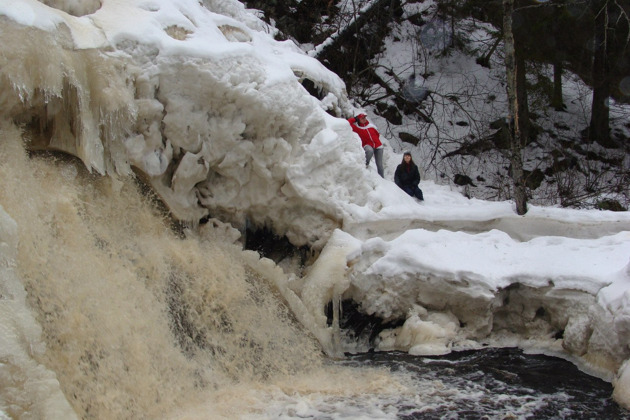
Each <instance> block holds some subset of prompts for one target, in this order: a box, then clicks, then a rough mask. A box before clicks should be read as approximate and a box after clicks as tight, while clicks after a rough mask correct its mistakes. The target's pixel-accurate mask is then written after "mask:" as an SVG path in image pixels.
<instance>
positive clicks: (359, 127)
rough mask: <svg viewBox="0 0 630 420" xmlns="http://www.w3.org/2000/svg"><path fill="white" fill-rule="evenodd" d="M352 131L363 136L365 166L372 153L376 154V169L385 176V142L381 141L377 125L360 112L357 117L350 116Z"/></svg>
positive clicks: (368, 162) (362, 145) (382, 176)
mask: <svg viewBox="0 0 630 420" xmlns="http://www.w3.org/2000/svg"><path fill="white" fill-rule="evenodd" d="M348 122H349V123H350V127H352V131H354V132H355V133H357V134H358V135H359V137H360V138H361V147H363V150H364V151H365V166H368V165H369V164H370V160H371V159H372V155H374V162H376V171H377V172H378V174H379V175H380V176H381V178H384V171H383V144H382V143H381V136H380V134H379V133H378V130H377V129H376V126H375V125H374V124H372V123H371V122H369V121H368V119H367V116H366V115H365V114H359V115H357V116H356V117H352V118H348Z"/></svg>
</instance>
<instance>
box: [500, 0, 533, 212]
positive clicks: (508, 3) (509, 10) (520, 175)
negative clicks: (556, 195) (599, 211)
mask: <svg viewBox="0 0 630 420" xmlns="http://www.w3.org/2000/svg"><path fill="white" fill-rule="evenodd" d="M513 13H514V0H503V36H504V38H505V72H506V76H507V95H508V106H509V110H510V116H509V119H508V122H509V123H511V130H510V135H511V142H510V145H511V147H510V164H511V167H512V182H513V184H514V193H513V194H514V201H515V202H516V213H517V214H519V215H523V214H525V213H527V193H526V189H525V179H524V172H523V157H522V153H523V144H524V142H523V141H522V139H523V138H522V131H521V124H522V121H521V118H522V116H521V111H520V109H519V105H520V101H519V100H518V96H519V95H518V93H517V87H518V86H519V83H518V79H519V78H518V77H517V76H518V71H519V70H518V69H517V64H520V65H521V66H522V64H523V63H522V61H523V60H519V61H520V63H519V62H517V60H516V54H515V51H514V33H513V32H512V14H513ZM520 71H521V72H524V71H525V69H524V68H523V69H521V70H520Z"/></svg>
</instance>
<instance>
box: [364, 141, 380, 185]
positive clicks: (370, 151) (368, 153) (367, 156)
mask: <svg viewBox="0 0 630 420" xmlns="http://www.w3.org/2000/svg"><path fill="white" fill-rule="evenodd" d="M363 150H365V166H368V165H369V164H370V160H372V155H374V162H376V171H377V172H378V174H379V175H380V176H381V178H385V171H383V148H382V147H381V148H378V149H374V148H373V147H372V146H364V147H363Z"/></svg>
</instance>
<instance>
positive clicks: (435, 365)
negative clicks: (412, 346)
mask: <svg viewBox="0 0 630 420" xmlns="http://www.w3.org/2000/svg"><path fill="white" fill-rule="evenodd" d="M341 363H342V364H346V365H353V366H355V365H363V366H365V365H369V366H377V367H382V368H383V367H384V368H387V369H389V370H390V371H392V372H399V373H404V374H405V375H409V376H410V377H411V378H412V381H413V382H414V383H415V384H414V385H415V387H414V388H417V390H418V394H419V395H418V398H417V399H415V400H413V401H411V400H409V399H401V400H400V401H398V406H397V407H396V408H397V418H400V419H602V420H604V419H606V420H608V419H630V412H629V411H626V410H624V409H622V408H621V407H620V406H619V405H617V404H616V403H615V402H614V401H613V399H612V397H611V395H612V390H613V389H612V385H611V384H610V383H608V382H605V381H603V380H600V379H598V378H595V377H592V376H589V375H587V374H585V373H582V372H580V371H579V370H578V369H577V368H576V367H575V366H574V365H573V364H572V363H570V362H567V361H565V360H562V359H558V358H554V357H548V356H544V355H530V354H524V353H523V352H522V351H520V350H518V349H486V350H475V351H465V352H456V353H451V354H449V355H446V356H440V357H424V356H410V355H408V354H405V353H367V354H361V355H350V356H348V358H347V360H344V361H343V362H341Z"/></svg>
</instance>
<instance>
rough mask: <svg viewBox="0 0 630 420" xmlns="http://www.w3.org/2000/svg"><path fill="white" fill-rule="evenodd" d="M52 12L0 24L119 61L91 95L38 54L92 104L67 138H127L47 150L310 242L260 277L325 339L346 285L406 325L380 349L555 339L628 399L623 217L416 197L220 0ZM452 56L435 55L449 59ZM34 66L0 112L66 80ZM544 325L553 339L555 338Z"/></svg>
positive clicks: (237, 221)
mask: <svg viewBox="0 0 630 420" xmlns="http://www.w3.org/2000/svg"><path fill="white" fill-rule="evenodd" d="M49 3H53V2H49ZM59 3H60V4H62V5H64V4H70V5H72V4H73V3H72V2H59ZM429 3H430V2H429ZM62 9H63V7H60V8H54V7H49V6H45V5H43V4H42V3H40V2H37V1H35V0H12V1H2V2H0V17H2V21H3V25H4V26H6V25H5V24H6V23H7V22H10V23H11V25H13V26H11V28H19V29H20V30H25V28H24V27H32V28H38V29H39V30H41V31H44V32H45V33H47V34H48V35H54V36H57V35H59V34H60V33H61V32H62V29H63V28H66V27H67V28H69V29H70V34H71V38H72V45H70V46H68V45H65V44H63V42H62V41H57V38H53V41H51V42H53V43H54V44H55V45H56V46H57V47H58V48H59V51H72V52H73V53H75V52H76V53H81V52H87V51H88V50H97V51H98V56H99V57H100V60H101V61H99V62H97V65H98V66H102V68H100V69H98V70H106V69H107V66H109V65H110V63H117V65H118V64H119V63H120V62H123V63H124V65H123V66H122V68H124V69H125V70H126V71H127V72H128V73H127V74H126V76H125V75H123V77H121V79H122V80H123V81H122V82H121V81H120V80H116V79H112V80H110V86H109V89H110V91H109V92H110V93H111V92H114V93H111V95H110V96H107V94H106V93H107V92H105V94H104V96H103V97H101V96H99V94H98V92H95V91H91V90H90V89H91V87H92V86H93V85H90V84H89V83H88V82H86V81H85V79H89V77H87V76H85V75H81V74H74V73H73V72H77V73H79V72H85V73H86V74H87V75H88V76H94V73H90V72H92V71H94V69H90V68H87V67H81V66H79V65H76V64H75V62H73V61H72V60H70V59H68V58H64V57H61V56H60V61H59V62H58V63H52V64H51V65H50V68H54V67H55V66H61V67H63V68H65V69H66V70H67V69H71V70H72V71H70V72H67V75H66V76H65V77H66V78H67V79H68V80H69V81H68V83H70V84H73V85H75V86H76V87H77V89H78V94H77V95H78V96H79V98H80V99H81V100H83V101H84V102H83V103H87V102H85V101H88V102H89V98H92V100H94V101H97V102H98V101H99V100H103V103H102V104H100V105H102V107H100V108H99V104H97V106H93V105H91V106H90V107H87V106H83V107H77V109H78V110H76V112H77V113H79V114H80V115H81V116H83V117H85V118H84V119H82V120H81V121H82V124H86V126H85V127H84V130H85V131H86V132H91V133H97V132H98V130H96V129H95V130H96V131H90V130H89V129H90V127H88V126H87V125H88V124H90V118H93V119H94V120H95V121H97V122H96V123H94V127H98V126H99V125H101V126H102V125H105V126H108V127H110V128H112V131H114V132H125V133H127V134H126V136H122V137H123V138H122V139H121V138H120V137H119V138H117V140H118V141H117V142H118V147H120V144H122V145H124V147H122V148H119V149H116V148H115V143H116V141H113V142H112V140H111V139H110V140H109V141H110V142H112V143H111V144H112V145H109V146H107V147H104V146H103V144H101V143H98V144H96V145H95V146H94V145H93V146H94V147H91V146H90V145H89V144H88V145H87V146H90V147H87V146H86V147H83V148H82V147H77V148H76V149H73V148H70V147H69V146H64V145H63V144H62V145H61V146H62V147H61V149H62V150H63V149H64V147H65V148H66V151H68V152H69V153H74V154H77V155H79V157H80V158H81V159H83V161H84V162H86V166H87V167H88V169H91V170H96V171H97V172H99V173H101V174H106V173H107V174H110V175H111V176H117V175H120V174H123V175H124V174H126V173H129V172H130V170H129V168H130V167H131V166H134V167H135V168H136V169H138V170H139V171H140V172H141V173H143V174H144V175H145V176H146V177H147V179H148V180H149V182H150V184H151V185H152V186H153V188H154V189H155V190H156V191H157V193H158V194H160V196H161V197H162V198H163V199H164V200H165V202H166V203H167V205H168V206H169V208H170V209H171V211H172V212H173V214H174V215H175V216H176V217H178V218H180V219H183V220H187V221H192V222H196V221H198V220H199V219H201V218H202V217H204V216H207V215H208V214H212V215H220V216H223V218H224V220H226V221H228V222H230V223H232V224H233V225H234V226H235V227H237V228H239V229H243V228H244V227H245V225H247V224H253V225H255V226H263V225H266V226H270V227H272V228H273V229H274V231H275V232H277V233H278V234H280V235H286V236H287V237H288V238H289V239H290V240H291V241H292V242H293V244H295V245H298V246H299V245H308V246H310V247H312V248H313V249H315V250H317V251H321V254H320V256H319V259H318V260H317V261H316V262H315V264H313V265H312V266H311V267H309V270H308V272H307V273H306V275H305V276H304V278H297V276H296V274H295V273H284V274H282V273H279V272H278V270H275V271H274V269H272V268H270V269H269V271H273V272H275V273H276V274H275V275H277V276H280V277H282V276H283V275H284V276H286V277H285V278H283V279H281V280H278V283H277V284H278V287H279V289H280V290H281V292H282V293H283V295H284V297H285V299H286V300H287V301H288V302H289V304H290V306H291V307H292V309H293V310H294V311H295V313H296V314H297V316H298V318H299V319H300V320H301V321H302V322H303V323H305V325H306V326H307V327H308V328H311V329H312V330H313V332H314V334H315V336H317V337H318V339H319V340H320V342H321V344H322V345H323V346H324V348H325V349H326V350H327V351H328V352H329V353H332V354H335V352H338V351H339V348H335V344H334V343H335V341H334V340H335V337H333V335H334V334H335V332H334V331H333V330H331V328H329V327H328V326H327V325H326V317H325V315H324V312H323V309H324V306H325V305H326V303H327V302H329V301H330V300H331V299H339V298H342V297H343V298H352V299H354V300H355V301H356V302H358V303H359V304H360V305H361V307H362V309H363V310H364V311H365V312H366V313H368V314H376V315H378V316H380V317H382V318H383V319H386V320H388V319H396V318H398V319H400V318H402V319H406V322H405V323H404V325H403V326H402V327H400V328H398V329H394V330H388V331H385V332H384V333H382V335H381V337H380V342H379V346H380V347H379V349H380V350H390V349H398V350H404V351H408V352H410V353H412V354H439V353H445V352H448V351H452V350H454V349H458V348H471V347H477V346H482V345H485V344H488V343H490V344H494V345H507V344H510V343H514V342H515V341H514V340H516V342H517V343H518V344H519V345H521V346H523V347H530V348H533V347H535V348H537V349H539V350H541V351H549V352H556V353H562V352H564V353H563V354H561V355H563V357H567V358H569V359H571V360H574V361H575V362H576V363H578V364H580V365H581V366H582V367H583V368H584V369H588V370H590V371H593V372H595V373H597V374H599V375H601V376H602V377H604V378H606V379H608V380H612V379H613V377H615V375H618V377H619V380H617V381H616V386H617V388H616V390H615V395H616V397H617V398H618V401H619V402H620V403H621V404H623V405H625V406H627V407H630V396H629V394H630V391H629V388H630V379H628V378H629V377H630V373H628V372H629V370H630V368H627V366H628V361H627V360H628V358H629V357H630V347H629V343H630V287H629V286H630V265H629V259H630V215H629V214H628V213H627V212H620V213H613V212H607V211H594V210H571V209H562V208H558V207H543V206H535V205H532V206H530V209H529V211H528V213H527V214H526V215H524V216H518V215H516V214H515V211H514V204H513V203H511V202H509V201H498V202H491V201H484V200H479V199H469V198H466V197H465V196H464V195H463V193H462V192H463V189H458V188H453V187H450V186H444V185H439V184H438V183H437V182H438V179H436V178H435V177H434V178H431V177H430V176H429V177H428V178H429V179H423V181H422V182H421V184H420V187H421V189H422V190H423V192H424V196H425V200H426V201H425V202H422V203H421V202H418V201H416V200H415V199H413V198H411V197H409V196H407V195H406V194H404V193H403V192H402V191H401V190H399V189H398V188H397V187H396V185H395V184H394V183H393V182H392V174H393V171H394V168H395V166H396V164H397V163H398V162H399V161H400V159H401V157H402V156H401V155H400V154H397V153H395V151H394V147H392V145H391V144H389V142H386V151H385V154H386V155H385V161H386V177H385V179H381V178H380V177H379V176H378V175H377V174H376V170H375V167H374V166H373V165H374V164H373V163H372V164H371V166H370V167H368V168H367V169H366V168H365V165H364V157H363V151H362V149H361V147H360V142H359V141H358V139H357V138H356V137H355V136H354V135H353V133H352V132H351V130H350V127H349V126H348V124H347V122H346V121H345V117H346V116H351V115H354V114H355V113H356V111H357V109H356V108H355V107H354V106H353V105H352V103H351V101H350V99H349V98H348V97H347V96H346V93H345V87H344V86H343V83H342V82H341V80H340V79H339V78H338V77H337V76H336V75H334V74H332V73H330V72H329V71H328V70H327V69H326V68H325V67H324V66H323V65H322V64H321V63H319V62H318V61H317V60H315V59H314V58H312V57H310V56H309V55H308V54H306V53H303V52H302V51H301V50H300V48H298V47H297V46H296V45H295V44H293V43H292V42H288V41H284V42H279V41H275V40H273V32H274V30H273V28H270V27H268V26H267V25H265V24H264V23H263V22H262V21H260V20H258V19H257V18H256V17H255V16H254V15H253V14H252V13H251V12H250V11H248V10H246V9H245V8H244V7H243V6H242V5H241V4H240V3H238V2H236V1H230V0H223V1H218V0H215V1H205V2H203V4H202V3H200V2H199V1H197V0H152V1H146V0H103V1H102V5H101V7H100V8H98V10H96V11H95V12H94V13H91V14H88V15H85V16H80V17H75V16H71V15H70V14H68V13H66V12H65V11H64V10H62ZM168 28H171V29H170V30H169V29H168ZM173 28H179V29H178V30H179V32H174V29H173ZM8 32H9V31H3V30H0V35H1V36H2V38H3V41H4V42H3V44H5V45H7V47H3V48H6V50H7V51H5V57H4V58H3V60H5V61H7V62H11V61H12V60H18V59H19V57H20V56H19V54H18V53H17V52H16V51H17V49H19V47H15V48H14V47H11V41H10V36H11V35H10V34H9V33H8ZM25 33H30V32H28V28H26V32H25ZM32 33H33V36H37V34H36V33H35V31H32ZM173 34H184V35H177V36H173ZM59 39H61V38H59ZM398 53H400V51H398ZM391 59H392V60H394V61H395V60H396V54H393V55H392V57H391ZM1 63H2V62H0V64H1ZM470 64H471V63H467V62H463V61H461V60H456V59H454V60H453V62H452V66H454V67H457V68H460V69H461V68H462V66H469V65H470ZM50 68H41V69H39V70H38V71H40V72H42V74H44V73H45V72H46V71H52V70H50ZM478 70H479V69H478ZM7 71H9V70H4V72H7ZM2 74H3V75H5V76H6V74H4V73H2ZM462 75H466V77H472V76H473V74H470V73H466V72H462ZM474 77H479V78H481V77H486V76H485V75H484V74H481V73H476V74H474ZM303 78H308V79H310V80H312V81H313V82H315V84H316V85H317V86H318V87H321V88H323V89H324V90H325V92H326V93H327V95H326V96H325V98H324V99H323V100H321V101H320V100H317V99H316V98H314V97H311V96H310V95H308V94H307V93H306V91H305V90H304V88H303V87H302V86H301V85H300V83H299V81H300V79H303ZM45 80H47V79H46V78H36V77H33V78H31V79H29V78H28V77H27V76H26V75H22V74H10V75H9V77H5V79H3V83H5V84H6V86H3V88H4V90H7V91H9V92H13V93H12V94H13V95H14V96H15V98H14V99H12V100H11V99H9V100H7V101H8V102H7V103H10V104H12V105H14V106H13V107H6V108H5V110H3V111H1V115H2V118H3V119H5V120H9V119H11V118H14V117H15V116H16V115H19V114H20V113H19V112H15V109H19V110H20V112H27V113H28V110H29V107H30V106H33V107H36V106H37V102H36V98H35V97H34V96H33V95H30V96H29V95H26V96H25V95H23V94H22V93H23V92H24V91H26V92H35V91H36V89H41V90H43V91H47V90H48V91H49V92H50V100H51V101H55V100H58V98H60V97H62V96H63V95H65V94H67V93H68V92H67V91H65V90H63V89H62V88H60V87H59V85H55V84H52V83H51V84H50V85H46V83H45ZM7 81H8V82H7ZM42 81H44V82H42ZM443 82H444V83H446V81H443ZM38 83H42V84H41V85H38ZM130 84H135V85H134V87H133V88H130V87H129V85H130ZM416 87H419V86H416ZM425 87H428V88H429V89H431V90H435V89H436V88H435V87H432V86H425ZM130 89H131V94H129V93H130ZM125 92H126V93H125ZM90 94H91V95H92V96H90ZM7 95H8V97H10V96H11V93H8V94H7ZM81 95H87V96H81ZM130 97H131V98H134V99H133V104H129V103H128V102H127V99H128V98H130ZM108 98H110V99H111V98H114V99H115V98H118V99H117V100H118V101H119V102H116V101H112V102H111V103H106V102H105V100H106V99H108ZM11 101H13V102H11ZM15 104H17V105H15ZM108 104H109V105H112V104H113V105H112V106H111V107H110V108H108V107H107V106H106V105H108ZM116 104H118V105H116ZM108 109H115V110H116V112H121V113H126V114H128V115H131V116H132V118H129V119H130V120H133V123H132V124H131V125H125V124H126V123H125V122H124V120H125V119H124V118H123V119H121V121H118V120H115V119H114V120H115V121H114V122H111V121H112V120H105V118H107V117H108V114H107V112H104V111H107V110H108ZM25 110H26V111H25ZM68 112H70V111H68ZM99 112H101V114H99ZM330 114H335V115H337V117H334V116H332V115H330ZM104 115H105V116H104ZM111 115H118V114H115V113H114V112H112V114H111ZM111 115H109V116H111ZM87 117H90V118H87ZM369 117H370V118H371V117H372V116H370V115H369ZM101 118H103V120H101ZM371 119H372V120H373V121H374V122H375V123H376V124H377V125H379V123H380V122H382V120H381V119H379V118H378V117H374V118H371ZM116 124H121V126H120V127H115V125H116ZM77 137H80V136H78V135H77ZM93 138H94V137H92V140H90V141H93ZM79 140H80V139H79ZM101 141H102V142H103V143H105V145H108V144H109V143H107V139H101ZM78 143H80V141H79V142H78ZM394 146H395V145H394ZM117 150H118V151H120V153H118V154H116V153H115V152H116V151H117ZM99 162H103V163H99ZM1 204H2V203H0V205H1ZM0 210H2V207H0ZM4 219H5V217H4V215H3V220H4ZM7 226H8V227H7ZM10 230H13V231H14V230H15V227H11V226H10V224H9V225H7V223H5V222H4V221H3V226H2V231H1V232H2V233H3V235H2V237H3V242H2V244H1V245H2V247H0V250H1V254H0V256H2V255H7V253H11V252H15V251H14V248H15V246H16V245H15V244H13V245H11V244H8V245H7V244H6V243H5V242H4V241H5V239H4V237H5V234H6V237H7V238H8V240H9V241H13V240H15V235H16V234H15V233H10V232H9V231H10ZM7 258H9V257H7ZM3 277H4V275H3ZM508 297H509V299H506V298H508ZM506 300H509V301H510V302H509V303H507V302H506ZM510 305H512V306H510ZM541 308H543V309H544V311H542V312H541ZM559 331H564V332H565V335H564V342H562V339H560V338H556V337H555V333H557V332H559ZM515 336H516V337H518V338H517V339H515V338H514V337H515ZM33 340H35V339H33ZM35 341H36V340H35ZM344 345H346V346H350V345H351V344H350V343H345V344H344ZM2 346H3V347H2V350H3V351H7V347H6V344H2ZM563 349H564V350H563ZM346 350H348V349H346ZM350 350H352V349H350ZM355 350H364V349H361V348H360V346H358V347H357V348H356V349H355Z"/></svg>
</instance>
